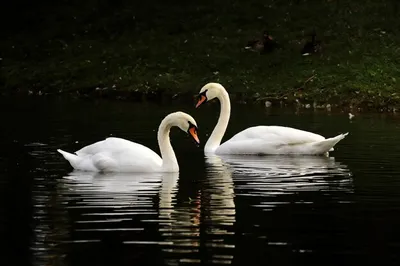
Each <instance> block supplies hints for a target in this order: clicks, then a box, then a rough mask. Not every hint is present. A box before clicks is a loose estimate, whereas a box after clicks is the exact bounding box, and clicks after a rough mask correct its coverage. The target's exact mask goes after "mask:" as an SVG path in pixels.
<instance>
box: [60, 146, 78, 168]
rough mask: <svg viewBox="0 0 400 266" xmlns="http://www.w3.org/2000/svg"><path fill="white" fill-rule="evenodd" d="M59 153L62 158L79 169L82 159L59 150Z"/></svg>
mask: <svg viewBox="0 0 400 266" xmlns="http://www.w3.org/2000/svg"><path fill="white" fill-rule="evenodd" d="M57 151H58V152H59V153H61V154H62V156H63V157H64V158H65V160H67V161H68V162H69V163H70V164H71V166H72V167H73V168H75V169H77V168H79V167H78V164H79V163H80V162H81V158H79V157H78V156H77V155H75V154H72V153H69V152H66V151H63V150H60V149H57Z"/></svg>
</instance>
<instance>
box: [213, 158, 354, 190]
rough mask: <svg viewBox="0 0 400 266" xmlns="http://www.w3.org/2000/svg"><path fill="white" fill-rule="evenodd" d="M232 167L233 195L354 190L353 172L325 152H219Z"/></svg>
mask: <svg viewBox="0 0 400 266" xmlns="http://www.w3.org/2000/svg"><path fill="white" fill-rule="evenodd" d="M220 157H221V160H223V161H224V162H225V163H226V164H227V165H228V166H229V168H230V169H231V170H232V171H233V173H234V174H233V176H234V178H233V179H234V182H235V189H236V190H237V191H240V193H239V194H238V193H236V196H239V195H242V196H264V197H276V196H278V195H281V194H294V193H298V192H301V191H303V192H310V191H324V192H329V191H331V192H333V191H340V192H346V193H352V192H353V179H352V173H351V171H350V170H349V169H348V168H347V166H346V165H344V164H342V163H340V162H337V161H336V160H335V158H334V157H328V156H274V155H273V156H233V155H224V156H220Z"/></svg>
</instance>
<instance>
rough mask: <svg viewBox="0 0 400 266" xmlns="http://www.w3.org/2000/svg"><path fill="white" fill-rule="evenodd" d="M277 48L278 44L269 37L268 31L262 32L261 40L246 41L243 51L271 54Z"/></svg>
mask: <svg viewBox="0 0 400 266" xmlns="http://www.w3.org/2000/svg"><path fill="white" fill-rule="evenodd" d="M277 47H278V43H277V42H276V41H275V40H274V38H272V36H271V35H269V33H268V31H264V34H263V38H262V39H258V40H251V41H248V42H247V45H246V47H245V49H247V50H251V51H254V52H259V53H261V54H263V53H269V52H272V51H273V50H274V49H275V48H277Z"/></svg>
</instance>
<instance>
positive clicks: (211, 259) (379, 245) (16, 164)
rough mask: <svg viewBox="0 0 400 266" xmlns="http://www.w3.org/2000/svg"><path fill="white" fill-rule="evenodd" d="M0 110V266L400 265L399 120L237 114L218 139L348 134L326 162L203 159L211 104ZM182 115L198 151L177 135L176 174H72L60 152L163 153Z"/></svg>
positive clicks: (32, 105) (33, 104) (257, 110)
mask: <svg viewBox="0 0 400 266" xmlns="http://www.w3.org/2000/svg"><path fill="white" fill-rule="evenodd" d="M0 108H1V111H2V130H1V135H0V136H1V147H2V152H1V155H0V156H1V164H2V165H1V168H0V171H1V179H0V195H1V196H0V197H1V198H0V234H1V235H0V239H1V241H2V242H3V246H4V247H3V248H2V249H1V253H2V254H3V256H1V258H0V263H1V265H199V264H202V265H211V264H233V265H246V264H247V265H310V264H312V265H349V264H354V263H364V262H367V264H368V263H370V264H372V265H400V260H399V254H400V240H399V236H400V229H399V226H400V212H399V211H400V163H399V161H400V160H399V159H400V116H396V115H383V114H362V115H357V116H356V117H355V118H354V119H353V120H351V121H350V120H349V119H348V116H347V114H345V113H332V114H328V113H326V112H322V111H321V112H318V113H313V112H312V111H308V112H303V113H296V112H295V110H292V109H285V110H284V109H276V110H272V111H271V110H270V111H267V110H266V109H264V108H261V107H249V106H240V105H238V106H233V110H232V118H231V123H230V125H229V129H228V132H227V133H226V137H225V138H224V140H225V139H227V137H230V136H232V135H233V134H234V133H236V132H238V131H240V130H243V129H244V128H246V127H249V126H253V125H258V124H265V125H268V124H269V125H273V124H275V125H285V126H291V127H296V128H300V129H304V130H309V131H313V132H315V133H319V134H322V135H324V136H327V137H328V136H334V135H337V134H339V133H342V132H347V131H348V132H350V134H349V136H348V137H347V138H345V139H344V140H342V141H341V142H340V143H339V144H338V145H337V146H336V148H335V149H336V150H335V151H334V152H332V153H331V154H330V157H329V158H326V157H317V156H297V157H296V156H289V157H288V156H265V157H254V156H244V157H243V156H242V157H240V156H239V157H238V156H224V157H218V156H214V157H208V158H204V155H203V150H202V148H203V145H204V143H205V142H206V140H207V136H208V134H210V133H211V131H212V129H213V128H214V125H215V123H216V120H217V117H218V114H219V106H218V104H208V105H204V106H202V107H201V108H200V109H195V108H194V107H193V106H192V105H190V104H188V105H186V106H182V105H177V104H168V105H167V104H166V105H156V104H138V103H126V102H125V103H124V102H118V101H108V102H107V101H83V100H79V101H78V100H76V101H72V100H68V101H66V100H64V101H62V100H55V99H51V100H50V99H47V100H45V99H36V100H18V101H17V100H15V101H14V100H7V101H2V103H1V105H0ZM178 110H181V111H185V112H188V113H190V114H191V115H192V116H193V117H194V118H195V119H196V120H197V123H198V125H199V137H200V140H201V141H202V145H201V146H200V147H196V146H195V145H194V144H193V141H192V140H191V139H190V138H189V137H188V136H187V135H186V134H185V133H184V132H181V131H180V130H178V129H175V130H173V131H172V134H171V135H172V136H171V139H172V144H173V147H174V149H175V152H176V154H177V157H178V162H179V165H180V168H181V171H180V173H179V174H107V175H104V174H91V173H74V172H72V169H71V167H70V165H69V164H68V163H67V162H66V161H65V160H64V159H63V158H62V156H61V155H60V154H58V153H57V152H56V149H57V148H62V149H64V150H66V151H75V150H77V149H79V148H81V147H82V146H84V145H87V144H90V143H93V142H95V141H98V140H101V139H103V138H105V137H108V136H118V137H122V138H127V139H130V140H134V141H136V142H139V143H142V144H144V145H146V146H148V147H150V148H152V149H153V150H156V151H157V153H158V152H159V151H158V146H157V141H156V131H157V128H158V125H159V123H160V121H161V119H162V118H164V116H165V115H167V114H168V113H170V112H173V111H178ZM3 262H4V263H3ZM364 264H366V263H364Z"/></svg>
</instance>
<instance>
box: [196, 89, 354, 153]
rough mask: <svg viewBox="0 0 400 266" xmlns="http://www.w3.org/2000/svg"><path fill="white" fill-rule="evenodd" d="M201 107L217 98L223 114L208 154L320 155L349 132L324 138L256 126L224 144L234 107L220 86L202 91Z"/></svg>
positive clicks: (216, 127) (278, 127) (281, 127)
mask: <svg viewBox="0 0 400 266" xmlns="http://www.w3.org/2000/svg"><path fill="white" fill-rule="evenodd" d="M200 96H204V98H201V100H199V103H198V104H197V106H199V105H200V104H201V103H202V102H204V101H205V100H211V99H213V98H218V99H219V101H220V103H221V113H220V116H219V119H218V123H217V125H216V126H215V128H214V130H213V132H212V134H211V136H210V138H209V139H208V141H207V143H206V145H205V147H204V152H205V153H206V154H210V153H215V154H254V155H266V154H309V155H319V154H326V153H327V152H329V151H333V146H335V145H336V143H338V142H339V141H340V140H342V139H343V138H344V137H345V136H347V134H348V133H345V134H340V135H338V136H336V137H333V138H328V139H325V138H324V137H323V136H321V135H318V134H314V133H311V132H307V131H303V130H299V129H294V128H290V127H283V126H255V127H250V128H247V129H245V130H243V131H241V132H239V133H237V134H236V135H234V136H233V137H232V138H231V139H229V140H227V141H226V142H224V143H223V144H220V143H221V140H222V138H223V136H224V134H225V131H226V128H227V126H228V123H229V118H230V112H231V104H230V100H229V95H228V93H227V91H226V90H225V88H224V87H223V86H222V85H221V84H218V83H208V84H206V85H205V86H204V87H203V88H202V89H201V91H200Z"/></svg>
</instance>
